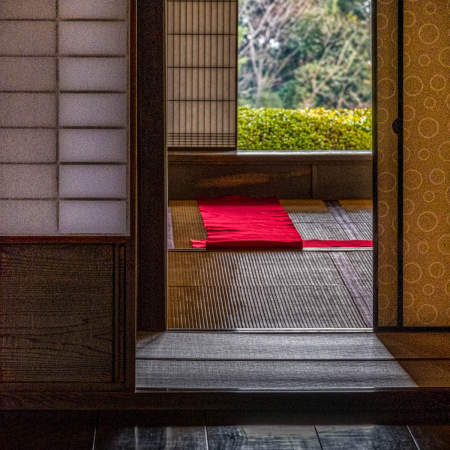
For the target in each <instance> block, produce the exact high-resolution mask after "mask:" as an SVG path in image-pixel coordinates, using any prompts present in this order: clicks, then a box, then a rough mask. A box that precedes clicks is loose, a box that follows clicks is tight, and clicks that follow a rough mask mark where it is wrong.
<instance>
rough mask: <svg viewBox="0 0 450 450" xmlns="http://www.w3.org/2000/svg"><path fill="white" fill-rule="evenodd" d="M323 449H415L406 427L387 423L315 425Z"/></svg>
mask: <svg viewBox="0 0 450 450" xmlns="http://www.w3.org/2000/svg"><path fill="white" fill-rule="evenodd" d="M316 429H317V434H318V436H319V439H320V444H321V448H322V449H323V450H353V449H354V450H358V449H373V450H377V449H379V450H384V449H389V450H417V447H416V446H415V444H414V441H413V439H412V437H411V435H410V433H409V431H408V429H407V428H406V427H403V426H387V425H359V426H355V425H353V426H352V425H340V426H317V427H316Z"/></svg>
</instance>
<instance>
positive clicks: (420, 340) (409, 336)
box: [377, 332, 450, 359]
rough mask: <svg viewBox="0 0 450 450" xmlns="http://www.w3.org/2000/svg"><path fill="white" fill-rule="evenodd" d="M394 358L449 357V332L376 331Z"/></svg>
mask: <svg viewBox="0 0 450 450" xmlns="http://www.w3.org/2000/svg"><path fill="white" fill-rule="evenodd" d="M377 336H378V338H379V339H380V341H381V342H383V344H384V346H385V347H386V348H387V349H388V350H389V352H390V353H391V354H392V355H393V356H395V357H396V358H447V359H450V333H420V332H416V333H414V332H412V333H392V332H391V333H388V332H379V333H377Z"/></svg>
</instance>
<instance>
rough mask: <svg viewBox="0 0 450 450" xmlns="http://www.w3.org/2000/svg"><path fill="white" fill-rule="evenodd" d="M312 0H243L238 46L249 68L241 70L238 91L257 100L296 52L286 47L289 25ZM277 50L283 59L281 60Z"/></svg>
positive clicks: (277, 78) (289, 32) (269, 87)
mask: <svg viewBox="0 0 450 450" xmlns="http://www.w3.org/2000/svg"><path fill="white" fill-rule="evenodd" d="M310 4H311V0H242V1H240V3H239V14H240V17H241V18H242V24H243V26H244V27H245V29H246V30H245V31H246V33H245V36H244V38H243V42H242V45H241V48H240V49H239V59H240V60H241V62H242V61H244V62H246V63H247V62H248V64H246V67H248V68H249V69H250V70H245V71H241V73H240V79H239V91H240V93H241V94H243V95H244V96H245V95H247V96H252V97H254V98H255V99H256V104H258V103H259V100H260V98H261V95H262V93H263V92H264V91H265V90H267V89H271V88H272V86H274V85H275V84H276V83H277V82H278V80H279V77H280V74H281V73H282V71H283V69H284V68H285V67H286V65H287V64H289V63H290V62H291V61H292V59H293V58H294V57H295V55H296V53H297V49H295V48H292V49H289V48H288V42H289V37H290V35H291V32H292V27H293V26H294V25H295V24H296V22H297V21H298V19H299V18H300V16H301V15H302V14H303V13H304V11H305V10H306V8H307V7H308V6H309V5H310ZM280 53H282V54H283V59H281V60H280V57H279V55H280Z"/></svg>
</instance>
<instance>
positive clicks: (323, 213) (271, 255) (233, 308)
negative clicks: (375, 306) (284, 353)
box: [168, 200, 372, 330]
mask: <svg viewBox="0 0 450 450" xmlns="http://www.w3.org/2000/svg"><path fill="white" fill-rule="evenodd" d="M280 202H281V204H282V205H283V206H284V208H285V209H286V211H287V212H288V214H289V216H290V218H291V220H292V222H293V223H294V225H295V226H296V227H297V229H298V230H299V232H300V234H301V235H302V237H303V239H344V240H345V239H371V238H372V235H371V233H372V229H371V227H372V225H371V220H372V218H371V216H372V214H371V207H370V203H368V202H362V201H359V200H357V201H353V202H352V201H342V202H327V203H325V202H323V201H321V200H281V201H280ZM170 215H171V217H170V219H171V220H170V221H169V223H170V229H169V235H170V236H172V237H173V238H171V239H170V241H171V242H173V247H171V248H173V251H171V252H169V288H168V300H169V301H168V327H169V328H178V329H180V328H181V329H183V328H185V329H213V330H229V329H245V328H256V329H258V328H259V329H267V328H274V329H282V328H364V327H368V326H371V324H372V322H371V314H372V311H371V308H372V307H371V298H372V267H371V257H372V252H371V250H364V251H353V252H345V253H342V252H339V253H336V254H334V255H333V252H329V251H328V252H327V251H323V252H306V251H305V252H300V251H295V250H228V251H204V250H203V251H201V250H200V251H199V250H192V247H191V239H206V238H207V234H206V231H205V228H204V226H203V222H202V218H201V215H200V211H199V208H198V205H197V202H196V201H171V202H170ZM176 250H180V251H176ZM358 250H361V249H358Z"/></svg>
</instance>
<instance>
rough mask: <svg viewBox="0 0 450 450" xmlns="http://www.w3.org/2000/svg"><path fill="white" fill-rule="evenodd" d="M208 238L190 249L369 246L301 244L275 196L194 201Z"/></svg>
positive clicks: (368, 243)
mask: <svg viewBox="0 0 450 450" xmlns="http://www.w3.org/2000/svg"><path fill="white" fill-rule="evenodd" d="M198 206H199V209H200V214H201V216H202V219H203V224H204V225H205V228H206V231H207V233H208V239H207V240H206V241H196V240H192V241H191V242H192V247H193V248H205V247H206V248H296V249H299V250H301V249H302V248H303V247H310V248H313V247H316V248H327V247H372V245H373V244H372V241H365V240H306V241H303V239H302V237H301V236H300V234H299V232H298V231H297V229H296V228H295V226H294V224H293V223H292V220H291V219H290V217H289V215H288V213H287V212H286V210H285V209H284V208H283V207H282V206H281V205H280V202H279V201H278V199H277V198H276V197H269V198H259V199H258V198H251V197H244V196H240V195H230V196H228V197H222V198H203V199H200V200H198Z"/></svg>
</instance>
